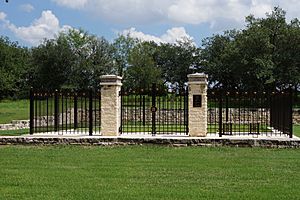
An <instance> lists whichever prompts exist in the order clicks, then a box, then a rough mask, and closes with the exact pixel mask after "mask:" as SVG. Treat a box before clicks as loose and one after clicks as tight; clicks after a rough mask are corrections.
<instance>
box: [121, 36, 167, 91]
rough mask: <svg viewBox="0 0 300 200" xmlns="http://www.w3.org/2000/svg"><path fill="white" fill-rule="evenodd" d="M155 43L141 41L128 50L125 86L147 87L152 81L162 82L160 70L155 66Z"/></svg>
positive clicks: (134, 87)
mask: <svg viewBox="0 0 300 200" xmlns="http://www.w3.org/2000/svg"><path fill="white" fill-rule="evenodd" d="M156 53H157V44H155V43H154V42H141V43H139V44H137V45H136V46H135V47H134V48H133V49H132V51H130V54H129V58H128V64H129V66H128V68H127V71H126V74H125V80H124V86H125V88H131V89H140V88H149V87H151V84H152V83H156V84H158V85H161V84H162V78H161V70H160V69H159V68H158V67H157V65H156V63H155V60H154V56H155V54H156Z"/></svg>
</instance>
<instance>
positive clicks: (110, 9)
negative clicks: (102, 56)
mask: <svg viewBox="0 0 300 200" xmlns="http://www.w3.org/2000/svg"><path fill="white" fill-rule="evenodd" d="M274 6H280V7H282V8H283V9H284V10H286V11H287V18H288V20H290V19H292V18H300V12H299V9H300V1H299V0H42V1H37V0H9V3H5V0H0V35H2V36H8V37H9V38H10V39H11V40H14V41H18V42H19V43H20V44H22V45H25V46H35V45H38V44H39V43H40V42H41V40H42V39H43V38H53V37H54V36H55V34H57V33H58V32H59V31H65V30H68V29H70V28H83V29H84V30H87V31H88V32H89V33H91V34H95V35H98V36H104V37H105V38H106V39H108V40H109V41H112V40H113V39H114V38H116V37H117V35H118V34H128V33H129V34H131V36H133V37H137V38H140V39H142V40H153V41H156V42H171V43H172V42H174V41H176V40H178V39H180V38H182V37H189V38H192V39H194V41H195V42H196V44H198V45H199V44H200V43H201V40H202V39H203V38H205V37H208V36H211V35H212V34H215V33H221V32H222V31H224V30H227V29H233V28H238V29H239V28H242V27H243V26H244V25H245V23H244V21H245V16H247V15H249V14H254V15H255V16H256V17H263V16H265V13H266V12H270V11H271V10H272V8H273V7H274Z"/></svg>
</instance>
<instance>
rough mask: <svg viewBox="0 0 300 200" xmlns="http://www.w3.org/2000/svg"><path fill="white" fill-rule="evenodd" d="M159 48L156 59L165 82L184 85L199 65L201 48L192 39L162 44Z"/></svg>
mask: <svg viewBox="0 0 300 200" xmlns="http://www.w3.org/2000/svg"><path fill="white" fill-rule="evenodd" d="M157 49H158V52H157V54H156V57H155V61H156V63H157V65H158V66H159V67H160V69H161V71H162V75H163V79H164V81H165V82H169V83H173V84H174V83H176V84H179V85H180V86H183V85H184V83H186V82H187V75H188V74H190V73H192V72H193V71H194V70H196V69H197V67H198V66H199V60H200V59H199V55H200V49H198V48H196V47H195V45H194V44H193V42H192V41H191V40H188V39H186V40H184V41H178V42H177V43H175V44H169V43H167V44H161V45H160V46H158V47H157Z"/></svg>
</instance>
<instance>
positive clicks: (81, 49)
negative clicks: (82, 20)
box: [32, 29, 113, 89]
mask: <svg viewBox="0 0 300 200" xmlns="http://www.w3.org/2000/svg"><path fill="white" fill-rule="evenodd" d="M32 57H33V64H34V65H35V66H37V67H36V72H35V76H36V77H35V78H34V80H35V81H36V82H35V85H34V86H36V87H43V88H52V89H53V88H56V89H57V88H58V89H59V88H62V87H68V88H69V87H71V88H88V87H89V86H93V87H97V86H98V83H99V82H100V76H101V75H103V74H107V73H110V72H112V71H113V60H112V47H111V45H110V44H109V43H108V42H107V41H106V40H105V39H104V38H97V37H95V36H93V35H89V34H88V33H87V32H85V31H83V30H73V29H72V30H70V31H69V32H67V33H60V34H59V36H58V37H57V38H55V39H53V40H45V42H44V43H43V44H41V45H40V46H38V47H36V48H33V50H32Z"/></svg>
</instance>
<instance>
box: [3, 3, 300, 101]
mask: <svg viewBox="0 0 300 200" xmlns="http://www.w3.org/2000/svg"><path fill="white" fill-rule="evenodd" d="M194 72H205V73H207V74H208V75H209V83H210V86H211V87H219V88H228V89H241V90H269V89H270V90H274V89H285V88H294V89H298V90H299V88H300V21H299V20H298V19H293V20H291V21H290V22H287V20H286V12H285V11H284V10H282V9H281V8H279V7H275V8H274V10H273V11H272V12H271V13H267V14H266V16H265V17H264V18H256V17H255V16H253V15H249V16H247V17H246V24H245V27H244V28H243V29H240V30H227V31H225V32H224V33H223V34H216V35H213V36H211V37H208V38H205V39H204V40H203V41H202V44H201V46H200V47H196V45H195V44H194V43H193V41H191V40H189V39H187V38H186V39H184V40H180V41H177V42H176V43H175V44H169V43H160V44H157V43H154V42H144V41H140V40H138V39H134V38H131V37H130V36H129V35H125V36H124V35H119V36H118V37H117V38H116V39H115V40H114V41H113V42H111V43H110V42H108V41H107V40H106V39H105V38H103V37H97V36H95V35H92V34H90V33H88V32H86V31H84V30H82V29H79V30H77V29H71V30H69V31H68V32H62V33H60V34H58V35H57V36H56V37H55V38H54V39H45V40H44V42H43V43H41V44H40V45H39V46H37V47H32V48H26V47H21V46H19V45H18V43H15V42H11V41H10V40H9V38H7V37H2V36H1V37H0V98H7V97H24V95H25V96H26V93H27V92H28V89H29V88H30V87H31V86H32V87H35V88H45V89H60V88H76V89H83V88H88V87H91V86H92V87H98V86H99V82H100V80H99V79H100V76H101V75H103V74H118V75H120V76H123V79H124V81H123V82H124V86H125V87H127V88H131V89H139V88H143V87H149V86H150V85H151V84H152V83H157V84H160V85H168V84H175V85H177V86H179V87H182V86H184V84H185V83H186V82H187V75H188V74H190V73H194Z"/></svg>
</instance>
